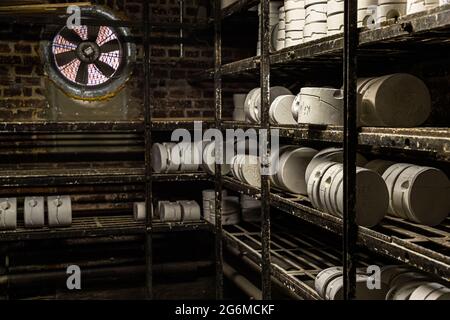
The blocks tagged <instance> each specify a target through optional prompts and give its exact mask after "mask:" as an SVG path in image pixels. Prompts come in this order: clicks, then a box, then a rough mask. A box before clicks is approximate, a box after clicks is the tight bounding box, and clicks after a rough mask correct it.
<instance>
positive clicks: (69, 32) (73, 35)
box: [59, 27, 83, 45]
mask: <svg viewBox="0 0 450 320" xmlns="http://www.w3.org/2000/svg"><path fill="white" fill-rule="evenodd" d="M59 34H60V35H61V37H63V38H64V39H66V40H67V41H69V42H70V43H73V44H74V45H78V44H79V43H80V42H81V41H83V39H81V37H80V35H79V34H78V33H77V32H76V31H75V30H73V29H69V28H67V27H66V28H64V29H62V30H61V32H60V33H59Z"/></svg>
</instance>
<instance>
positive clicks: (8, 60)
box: [0, 56, 22, 65]
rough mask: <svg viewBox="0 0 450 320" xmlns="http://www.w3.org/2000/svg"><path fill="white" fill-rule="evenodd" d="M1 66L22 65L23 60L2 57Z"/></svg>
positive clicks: (18, 57)
mask: <svg viewBox="0 0 450 320" xmlns="http://www.w3.org/2000/svg"><path fill="white" fill-rule="evenodd" d="M1 64H6V65H14V64H22V59H21V58H20V56H0V65H1Z"/></svg>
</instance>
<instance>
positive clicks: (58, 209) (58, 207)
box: [47, 196, 72, 227]
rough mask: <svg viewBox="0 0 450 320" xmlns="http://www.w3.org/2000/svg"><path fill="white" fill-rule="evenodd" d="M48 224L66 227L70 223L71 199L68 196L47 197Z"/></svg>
mask: <svg viewBox="0 0 450 320" xmlns="http://www.w3.org/2000/svg"><path fill="white" fill-rule="evenodd" d="M47 210H48V225H49V226H50V227H68V226H70V225H71V224H72V201H71V199H70V196H51V197H47Z"/></svg>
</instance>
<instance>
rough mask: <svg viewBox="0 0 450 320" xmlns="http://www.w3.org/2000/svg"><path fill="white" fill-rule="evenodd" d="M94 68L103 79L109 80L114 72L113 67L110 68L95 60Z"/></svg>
mask: <svg viewBox="0 0 450 320" xmlns="http://www.w3.org/2000/svg"><path fill="white" fill-rule="evenodd" d="M94 64H95V66H96V67H97V69H98V70H100V72H101V73H103V74H104V75H105V77H107V78H110V77H111V76H112V75H113V73H114V72H115V71H116V70H115V69H114V68H113V67H111V66H110V65H109V64H107V63H105V62H103V61H100V60H97V61H95V62H94Z"/></svg>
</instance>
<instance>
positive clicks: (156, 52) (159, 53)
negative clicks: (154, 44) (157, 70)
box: [152, 48, 166, 57]
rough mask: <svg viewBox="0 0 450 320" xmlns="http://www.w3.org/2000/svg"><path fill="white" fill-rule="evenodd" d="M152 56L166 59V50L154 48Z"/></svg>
mask: <svg viewBox="0 0 450 320" xmlns="http://www.w3.org/2000/svg"><path fill="white" fill-rule="evenodd" d="M152 56H153V57H165V56H166V50H164V49H160V48H154V49H152Z"/></svg>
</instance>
